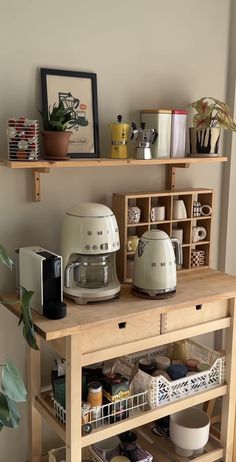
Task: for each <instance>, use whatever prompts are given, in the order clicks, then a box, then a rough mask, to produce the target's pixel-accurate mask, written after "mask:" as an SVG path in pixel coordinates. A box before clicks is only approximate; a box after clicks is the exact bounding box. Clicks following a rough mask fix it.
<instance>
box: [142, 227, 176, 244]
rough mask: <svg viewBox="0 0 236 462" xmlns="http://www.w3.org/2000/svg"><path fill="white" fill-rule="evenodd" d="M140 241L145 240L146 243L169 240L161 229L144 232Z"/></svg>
mask: <svg viewBox="0 0 236 462" xmlns="http://www.w3.org/2000/svg"><path fill="white" fill-rule="evenodd" d="M141 239H147V240H148V241H150V240H151V241H152V240H153V241H163V240H164V239H170V237H169V236H168V234H167V233H165V231H162V230H161V229H150V230H149V231H145V233H144V234H143V235H142V236H141Z"/></svg>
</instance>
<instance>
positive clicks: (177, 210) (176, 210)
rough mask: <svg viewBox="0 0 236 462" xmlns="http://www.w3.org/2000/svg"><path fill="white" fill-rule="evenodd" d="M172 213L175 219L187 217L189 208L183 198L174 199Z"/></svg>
mask: <svg viewBox="0 0 236 462" xmlns="http://www.w3.org/2000/svg"><path fill="white" fill-rule="evenodd" d="M172 215H173V220H182V219H184V218H187V210H186V207H185V203H184V200H183V199H174V201H173V214H172Z"/></svg>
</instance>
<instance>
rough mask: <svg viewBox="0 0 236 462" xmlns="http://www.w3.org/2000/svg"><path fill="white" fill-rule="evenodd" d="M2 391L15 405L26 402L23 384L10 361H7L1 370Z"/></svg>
mask: <svg viewBox="0 0 236 462" xmlns="http://www.w3.org/2000/svg"><path fill="white" fill-rule="evenodd" d="M2 389H3V391H4V393H5V395H6V396H7V397H8V398H10V399H12V400H13V401H16V402H17V403H22V402H24V401H26V398H27V391H26V388H25V385H24V382H23V380H22V377H21V375H20V373H19V371H18V369H17V368H16V366H15V365H14V364H13V362H12V361H7V362H6V364H5V365H4V366H3V368H2Z"/></svg>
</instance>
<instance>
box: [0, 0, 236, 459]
mask: <svg viewBox="0 0 236 462" xmlns="http://www.w3.org/2000/svg"><path fill="white" fill-rule="evenodd" d="M229 13H230V0H224V1H222V0H207V1H206V0H199V1H198V2H197V3H196V2H193V1H189V0H178V1H177V2H176V0H165V2H163V1H162V0H146V1H145V2H143V1H141V0H129V1H128V2H127V1H126V0H119V2H117V1H115V0H112V1H111V0H100V1H97V0H86V1H82V0H71V1H70V2H65V1H64V2H63V1H61V0H50V1H47V0H41V1H40V2H37V1H36V0H33V1H32V0H21V1H20V2H19V1H18V0H10V1H8V2H7V1H2V2H1V15H0V43H1V47H0V63H1V73H0V107H1V111H0V148H1V149H0V152H1V157H3V156H5V155H6V139H5V131H6V120H7V119H8V118H9V117H11V116H21V115H26V116H28V117H32V118H38V112H37V108H38V107H39V106H40V79H39V68H40V67H49V68H53V67H54V68H58V69H71V70H80V71H89V72H96V73H97V76H98V103H99V125H100V145H101V155H102V156H104V155H107V154H108V151H109V142H110V134H109V128H108V123H109V122H110V121H112V120H114V119H115V117H116V115H117V114H119V113H122V114H123V115H124V117H125V119H126V120H129V121H131V120H135V121H137V122H138V121H139V116H138V114H139V112H138V111H139V109H140V108H144V107H167V108H168V107H170V108H171V107H176V108H182V107H184V106H186V105H187V104H189V103H191V102H192V101H194V100H196V99H198V98H200V97H202V96H205V95H211V96H215V97H217V98H219V99H223V100H224V99H225V95H226V83H227V59H228V34H229V16H230V14H229ZM221 168H222V167H221V166H220V165H217V164H216V165H213V166H209V167H208V166H205V167H204V168H203V167H202V166H192V167H191V168H190V169H188V170H186V171H185V170H184V169H180V170H179V171H178V172H177V175H178V181H177V185H178V187H210V188H213V189H214V190H215V193H216V201H215V209H216V212H215V218H214V229H213V251H212V266H213V267H217V266H218V257H219V252H218V249H219V245H218V243H219V230H220V198H221ZM164 186H165V168H164V167H158V168H155V167H146V168H141V167H136V168H132V169H131V168H130V169H128V168H123V167H120V168H116V169H115V168H109V169H108V168H107V169H95V168H94V169H93V168H90V169H83V170H79V169H66V170H64V169H62V170H55V171H52V172H51V173H50V174H45V175H42V189H43V199H42V202H41V203H33V202H31V197H32V196H31V193H32V176H31V173H30V172H26V171H17V172H16V171H11V170H8V169H6V168H3V167H1V168H0V216H1V227H0V242H2V243H3V244H4V245H5V246H6V247H7V248H8V249H9V250H10V252H11V253H12V254H13V251H14V249H16V248H18V247H20V246H28V245H32V244H40V245H42V246H45V247H46V248H48V249H51V250H52V251H59V236H60V230H61V224H62V220H63V216H64V212H65V211H66V209H67V208H68V207H70V206H71V205H72V204H75V203H80V202H83V201H97V202H102V203H105V204H108V205H109V204H110V203H111V196H112V192H115V191H124V190H130V191H132V190H136V191H138V190H140V191H143V190H152V191H155V190H158V189H161V188H164ZM14 284H15V280H14V274H13V273H12V274H9V272H8V271H7V270H6V269H5V268H1V279H0V293H1V294H2V293H7V292H9V291H12V290H14ZM0 326H1V327H0V351H1V361H2V360H4V358H5V357H11V358H13V359H14V360H15V361H16V363H17V364H18V366H19V367H20V368H21V370H22V371H23V372H24V373H25V363H26V355H25V345H24V341H23V340H22V336H21V333H20V332H19V328H17V326H16V320H15V318H14V317H13V316H11V315H9V314H7V313H6V312H5V311H4V309H1V312H0ZM48 362H49V363H50V365H51V357H50V358H49V359H48ZM45 380H46V379H45ZM21 409H22V423H21V427H20V429H19V430H15V431H14V432H12V431H9V430H8V431H7V430H3V432H2V434H1V435H0V439H1V440H0V462H15V461H16V460H17V462H25V461H26V459H27V447H26V446H27V418H26V406H22V407H21ZM47 436H48V438H47V440H48V445H49V446H50V445H52V444H54V443H55V440H54V439H53V437H52V436H51V435H50V433H47ZM13 439H14V444H12V441H13ZM55 444H56V443H55Z"/></svg>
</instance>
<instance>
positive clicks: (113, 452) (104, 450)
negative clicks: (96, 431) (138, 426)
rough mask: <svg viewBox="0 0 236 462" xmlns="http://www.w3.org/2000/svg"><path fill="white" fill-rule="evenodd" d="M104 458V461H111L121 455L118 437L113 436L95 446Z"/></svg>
mask: <svg viewBox="0 0 236 462" xmlns="http://www.w3.org/2000/svg"><path fill="white" fill-rule="evenodd" d="M93 447H94V449H95V450H97V452H99V453H100V454H101V456H102V459H103V460H111V459H112V457H115V456H118V455H119V447H120V440H119V438H118V436H112V437H111V438H107V439H106V440H103V441H98V442H97V443H95V444H94V445H93Z"/></svg>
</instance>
